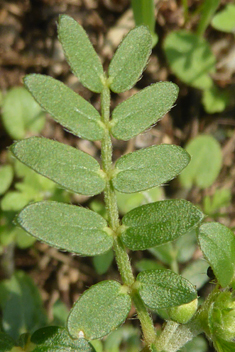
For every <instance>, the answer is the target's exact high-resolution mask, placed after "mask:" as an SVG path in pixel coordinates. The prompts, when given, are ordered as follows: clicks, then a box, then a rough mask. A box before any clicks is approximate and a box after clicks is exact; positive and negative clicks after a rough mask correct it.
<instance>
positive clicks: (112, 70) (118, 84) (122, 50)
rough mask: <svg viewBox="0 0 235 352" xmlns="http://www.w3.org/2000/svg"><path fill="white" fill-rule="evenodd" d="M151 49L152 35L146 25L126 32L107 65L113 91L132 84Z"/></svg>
mask: <svg viewBox="0 0 235 352" xmlns="http://www.w3.org/2000/svg"><path fill="white" fill-rule="evenodd" d="M151 49H152V37H151V34H150V32H149V30H148V29H147V27H145V26H140V27H136V28H134V29H132V30H131V31H130V32H129V33H128V34H127V36H126V37H125V38H124V39H123V41H122V43H121V44H120V46H119V48H118V49H117V51H116V53H115V55H114V57H113V58H112V61H111V63H110V65H109V70H108V75H109V81H110V89H111V90H112V91H113V92H115V93H121V92H125V91H126V90H128V89H131V88H132V87H133V86H134V84H135V83H136V82H137V81H138V79H139V78H140V76H141V73H142V72H143V70H144V68H145V66H146V64H147V61H148V58H149V56H150V54H151Z"/></svg>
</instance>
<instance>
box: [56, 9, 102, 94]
mask: <svg viewBox="0 0 235 352" xmlns="http://www.w3.org/2000/svg"><path fill="white" fill-rule="evenodd" d="M58 34H59V40H60V42H61V44H62V46H63V50H64V53H65V56H66V59H67V61H68V63H69V65H70V67H71V69H72V71H73V73H74V74H75V76H77V77H78V79H79V80H80V82H81V83H82V84H83V85H84V87H86V88H88V89H90V90H91V91H92V92H95V93H101V91H102V90H103V84H102V78H103V77H104V71H103V67H102V64H101V62H100V59H99V57H98V55H97V53H96V52H95V50H94V48H93V46H92V44H91V42H90V40H89V38H88V36H87V34H86V32H85V31H84V29H83V28H82V26H80V24H79V23H77V22H76V21H75V20H74V19H73V18H72V17H69V16H67V15H62V16H60V17H59V26H58Z"/></svg>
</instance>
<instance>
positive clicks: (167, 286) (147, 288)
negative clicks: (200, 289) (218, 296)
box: [137, 269, 197, 309]
mask: <svg viewBox="0 0 235 352" xmlns="http://www.w3.org/2000/svg"><path fill="white" fill-rule="evenodd" d="M137 281H138V282H139V283H140V284H141V285H140V288H139V293H140V296H141V298H142V299H143V301H144V303H145V304H146V306H147V307H148V308H150V309H158V308H168V307H174V306H178V305H181V304H185V303H189V302H191V301H193V300H194V299H195V298H197V291H196V290H195V287H194V286H193V285H192V284H191V283H190V282H189V281H188V280H186V279H184V278H183V277H182V276H180V275H178V274H176V273H174V272H173V271H171V270H165V269H163V270H161V269H158V270H146V271H142V272H141V273H139V274H138V276H137Z"/></svg>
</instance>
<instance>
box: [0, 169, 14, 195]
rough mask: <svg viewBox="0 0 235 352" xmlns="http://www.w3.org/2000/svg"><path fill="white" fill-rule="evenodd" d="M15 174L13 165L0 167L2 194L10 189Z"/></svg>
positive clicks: (0, 191)
mask: <svg viewBox="0 0 235 352" xmlns="http://www.w3.org/2000/svg"><path fill="white" fill-rule="evenodd" d="M13 176H14V173H13V168H12V166H11V165H4V166H2V167H1V168H0V195H2V194H4V193H5V192H6V191H7V190H8V188H9V187H10V185H11V183H12V180H13Z"/></svg>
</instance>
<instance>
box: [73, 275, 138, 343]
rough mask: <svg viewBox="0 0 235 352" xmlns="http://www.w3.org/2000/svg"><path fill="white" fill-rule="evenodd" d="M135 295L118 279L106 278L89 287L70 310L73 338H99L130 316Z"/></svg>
mask: <svg viewBox="0 0 235 352" xmlns="http://www.w3.org/2000/svg"><path fill="white" fill-rule="evenodd" d="M130 308H131V298H130V296H129V295H128V294H127V293H125V292H124V291H123V288H122V286H121V285H120V284H119V283H118V282H116V281H111V280H107V281H102V282H100V283H98V284H96V285H93V286H92V287H91V288H89V289H88V290H87V291H85V292H84V293H83V294H82V296H81V297H80V298H79V300H78V301H77V302H76V303H75V304H74V306H73V308H72V310H71V311H70V314H69V317H68V322H67V324H68V325H67V327H68V330H69V333H70V334H71V336H72V337H73V338H78V336H79V333H80V334H81V332H82V333H83V334H84V337H85V338H86V339H91V340H93V339H98V338H101V337H103V336H105V335H107V334H109V333H110V332H111V331H112V330H114V329H116V328H117V327H118V326H119V325H121V324H122V323H123V322H124V320H125V319H126V317H127V315H128V313H129V311H130Z"/></svg>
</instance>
